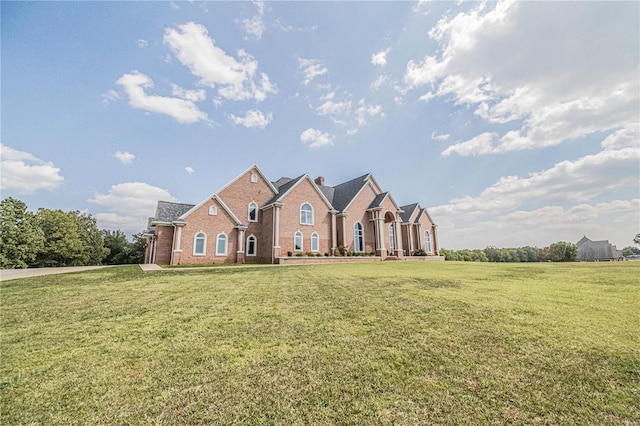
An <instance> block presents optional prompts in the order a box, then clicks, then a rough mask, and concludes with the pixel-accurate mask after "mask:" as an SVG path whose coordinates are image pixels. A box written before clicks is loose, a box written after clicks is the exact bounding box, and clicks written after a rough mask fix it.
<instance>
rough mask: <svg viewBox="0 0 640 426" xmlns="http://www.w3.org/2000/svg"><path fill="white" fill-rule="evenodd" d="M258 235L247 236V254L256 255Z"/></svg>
mask: <svg viewBox="0 0 640 426" xmlns="http://www.w3.org/2000/svg"><path fill="white" fill-rule="evenodd" d="M256 245H257V244H256V237H254V236H253V235H249V236H248V237H247V256H255V255H256Z"/></svg>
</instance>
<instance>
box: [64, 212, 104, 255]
mask: <svg viewBox="0 0 640 426" xmlns="http://www.w3.org/2000/svg"><path fill="white" fill-rule="evenodd" d="M69 214H70V215H74V216H75V220H76V222H77V224H78V231H79V233H80V238H81V239H82V242H83V245H84V250H83V255H82V260H81V262H82V264H83V265H100V264H102V260H103V259H104V258H105V257H106V256H107V255H108V254H109V249H107V248H105V246H104V240H103V238H102V232H101V231H100V230H99V229H98V226H97V224H96V219H95V218H94V217H93V216H91V215H89V214H80V212H78V211H76V212H69Z"/></svg>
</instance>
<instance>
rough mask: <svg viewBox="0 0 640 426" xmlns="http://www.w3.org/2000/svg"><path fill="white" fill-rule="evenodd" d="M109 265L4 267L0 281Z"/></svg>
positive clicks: (0, 273) (80, 270)
mask: <svg viewBox="0 0 640 426" xmlns="http://www.w3.org/2000/svg"><path fill="white" fill-rule="evenodd" d="M107 267H108V266H68V267H64V268H30V269H2V270H0V281H8V280H17V279H20V278H29V277H38V276H40V275H54V274H67V273H69V272H82V271H90V270H92V269H99V268H107Z"/></svg>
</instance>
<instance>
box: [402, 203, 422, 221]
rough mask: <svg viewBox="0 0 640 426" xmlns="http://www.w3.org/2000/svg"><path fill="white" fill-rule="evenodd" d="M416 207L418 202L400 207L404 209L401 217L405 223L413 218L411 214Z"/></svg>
mask: <svg viewBox="0 0 640 426" xmlns="http://www.w3.org/2000/svg"><path fill="white" fill-rule="evenodd" d="M416 207H418V203H413V204H408V205H406V206H402V207H400V210H402V211H403V212H402V213H400V218H401V219H402V221H403V222H404V223H407V222H409V220H410V219H411V215H412V214H413V211H414V210H415V209H416Z"/></svg>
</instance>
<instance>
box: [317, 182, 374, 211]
mask: <svg viewBox="0 0 640 426" xmlns="http://www.w3.org/2000/svg"><path fill="white" fill-rule="evenodd" d="M368 177H369V173H367V174H366V175H362V176H359V177H357V178H355V179H351V180H350V181H347V182H344V183H341V184H340V185H337V186H334V187H333V190H334V192H333V197H332V198H333V199H329V200H330V201H331V204H333V208H334V209H336V210H338V211H339V212H344V209H345V208H346V207H347V206H348V205H349V203H350V202H351V200H353V198H354V197H355V196H356V195H358V192H360V190H361V189H362V187H363V186H364V185H365V184H366V183H367V178H368ZM327 198H329V197H327Z"/></svg>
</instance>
